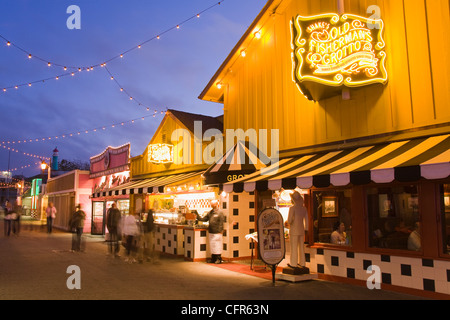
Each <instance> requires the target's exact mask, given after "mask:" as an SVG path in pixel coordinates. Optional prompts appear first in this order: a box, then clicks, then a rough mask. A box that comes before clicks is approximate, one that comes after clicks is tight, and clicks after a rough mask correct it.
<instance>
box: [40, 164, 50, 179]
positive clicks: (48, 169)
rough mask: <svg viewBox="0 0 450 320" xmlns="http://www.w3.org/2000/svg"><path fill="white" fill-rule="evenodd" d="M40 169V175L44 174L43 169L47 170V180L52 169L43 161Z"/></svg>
mask: <svg viewBox="0 0 450 320" xmlns="http://www.w3.org/2000/svg"><path fill="white" fill-rule="evenodd" d="M41 169H42V173H44V172H45V169H47V172H48V176H47V178H48V179H50V176H51V170H52V169H51V167H50V165H48V164H47V163H46V162H45V161H44V160H42V162H41Z"/></svg>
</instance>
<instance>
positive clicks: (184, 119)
mask: <svg viewBox="0 0 450 320" xmlns="http://www.w3.org/2000/svg"><path fill="white" fill-rule="evenodd" d="M167 111H168V112H170V113H171V114H172V115H173V116H174V117H175V118H177V119H178V120H179V121H180V122H181V123H182V124H183V125H184V126H185V127H186V128H187V129H188V130H189V131H191V132H192V133H194V122H195V121H201V122H202V131H203V132H202V134H204V133H205V131H206V130H208V129H218V130H220V131H221V132H223V123H222V122H221V121H220V120H219V119H220V116H219V117H210V116H205V115H202V114H195V113H189V112H184V111H178V110H173V109H169V110H167Z"/></svg>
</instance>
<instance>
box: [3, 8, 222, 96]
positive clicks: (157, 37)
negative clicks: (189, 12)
mask: <svg viewBox="0 0 450 320" xmlns="http://www.w3.org/2000/svg"><path fill="white" fill-rule="evenodd" d="M224 1H225V0H222V1H220V2H217V3H215V4H213V5H211V6H209V7H208V8H206V9H204V10H201V11H200V12H199V13H197V14H195V15H193V16H191V17H189V18H187V19H185V20H183V21H182V22H180V23H178V24H176V25H174V26H172V27H170V28H168V29H167V30H165V31H162V32H160V33H158V34H157V35H155V36H153V37H151V38H149V39H147V40H144V41H142V42H141V43H139V44H138V45H135V46H133V47H131V48H129V49H127V50H125V51H123V52H122V53H120V54H117V55H115V56H113V57H111V58H109V59H106V60H104V61H103V62H100V63H96V64H93V65H88V66H71V65H67V64H61V63H57V62H54V61H51V60H49V59H45V58H42V57H40V56H38V55H34V54H32V53H31V52H30V51H29V50H26V49H24V48H23V47H21V46H19V45H18V44H16V43H14V42H12V41H10V40H8V39H7V38H6V37H4V36H3V35H1V34H0V39H3V40H4V41H5V42H6V46H7V47H14V48H16V49H18V50H20V51H21V52H23V53H25V54H26V55H27V57H28V59H37V60H38V61H42V62H43V63H45V64H46V65H47V66H48V67H52V66H56V67H61V68H63V70H64V71H67V70H68V69H71V70H72V71H71V72H67V73H63V74H60V75H57V76H55V77H50V78H45V79H40V80H34V81H29V82H23V83H20V84H16V85H10V86H5V87H3V88H2V91H1V92H7V91H8V90H10V89H15V90H17V89H19V88H21V87H27V86H28V87H31V86H32V85H33V84H37V83H41V84H42V83H45V82H46V81H49V80H59V79H61V78H63V77H66V76H75V74H76V71H78V72H82V71H87V72H89V71H93V70H94V68H97V67H105V66H106V64H107V63H110V62H111V61H113V60H116V59H120V58H123V57H124V56H125V55H126V54H128V53H130V52H132V51H134V50H138V49H141V48H142V47H143V46H144V45H146V44H147V43H149V42H151V41H154V40H160V39H161V37H162V36H163V35H165V34H167V33H169V32H171V31H173V30H179V29H180V28H181V26H182V25H184V24H186V23H188V22H189V21H191V20H194V19H196V18H200V16H201V15H202V14H204V13H206V12H208V11H210V10H212V9H213V8H215V7H216V6H219V5H221V4H222V3H223V2H224ZM130 98H132V97H131V96H130Z"/></svg>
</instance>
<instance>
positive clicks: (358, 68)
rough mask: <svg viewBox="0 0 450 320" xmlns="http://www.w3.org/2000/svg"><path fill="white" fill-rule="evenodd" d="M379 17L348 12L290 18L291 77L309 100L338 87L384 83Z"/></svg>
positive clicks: (320, 97)
mask: <svg viewBox="0 0 450 320" xmlns="http://www.w3.org/2000/svg"><path fill="white" fill-rule="evenodd" d="M383 33H384V22H383V20H381V19H379V20H372V19H369V18H364V17H360V16H356V15H351V14H344V15H342V16H339V15H337V14H323V15H317V16H312V17H302V16H300V15H299V16H297V17H295V18H294V19H293V20H292V39H293V49H294V52H293V54H292V59H293V68H294V81H295V82H296V83H297V85H298V86H299V88H300V90H301V91H302V93H303V94H304V95H305V96H306V97H307V98H308V99H310V100H314V101H319V100H321V99H325V98H328V97H331V96H333V95H336V94H339V92H340V91H341V90H339V89H342V87H344V86H345V87H361V86H365V85H370V84H374V83H381V84H386V83H387V79H388V77H387V72H386V52H385V47H386V43H385V42H384V39H383Z"/></svg>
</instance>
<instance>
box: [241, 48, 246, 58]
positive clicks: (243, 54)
mask: <svg viewBox="0 0 450 320" xmlns="http://www.w3.org/2000/svg"><path fill="white" fill-rule="evenodd" d="M246 56H247V52H245V50H244V49H242V50H241V57H243V58H245V57H246Z"/></svg>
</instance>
